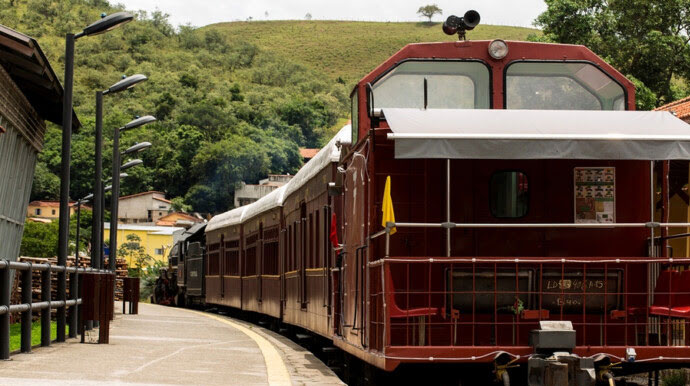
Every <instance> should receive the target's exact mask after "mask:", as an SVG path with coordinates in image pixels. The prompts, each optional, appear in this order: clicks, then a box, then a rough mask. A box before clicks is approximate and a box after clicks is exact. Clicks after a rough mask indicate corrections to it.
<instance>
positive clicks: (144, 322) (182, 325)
mask: <svg viewBox="0 0 690 386" xmlns="http://www.w3.org/2000/svg"><path fill="white" fill-rule="evenodd" d="M118 309H119V310H121V309H122V306H121V305H120V306H119V307H117V306H116V310H118ZM11 358H12V359H11V360H10V361H6V362H0V385H19V386H24V385H32V386H33V385H61V386H62V385H70V386H72V385H79V386H81V385H342V382H341V381H340V380H339V379H338V378H337V377H336V376H335V375H334V374H333V372H332V371H331V370H330V369H329V368H328V367H326V366H325V365H324V364H323V363H322V362H321V361H319V360H318V359H317V358H316V357H314V356H313V355H312V354H311V353H310V352H308V351H306V350H305V349H303V348H302V347H300V346H299V345H297V344H295V343H294V342H292V341H290V340H289V339H287V338H285V337H283V336H280V335H278V334H275V333H273V332H271V331H268V330H265V329H263V328H261V327H258V326H255V325H252V324H248V323H245V322H242V321H238V320H235V319H231V318H228V317H225V316H220V315H215V314H210V313H202V312H197V311H190V310H184V309H178V308H170V307H163V306H157V305H150V304H141V303H140V304H139V315H122V314H121V313H116V316H115V321H114V322H113V323H112V324H111V330H110V344H108V345H98V344H80V343H78V341H77V339H71V340H69V341H68V342H67V343H62V344H54V345H53V346H51V347H49V348H37V349H35V350H34V352H33V353H31V354H15V355H13V356H12V357H11Z"/></svg>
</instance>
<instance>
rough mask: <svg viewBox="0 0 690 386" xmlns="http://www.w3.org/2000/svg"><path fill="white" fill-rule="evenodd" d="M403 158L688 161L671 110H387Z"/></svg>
mask: <svg viewBox="0 0 690 386" xmlns="http://www.w3.org/2000/svg"><path fill="white" fill-rule="evenodd" d="M383 114H384V115H385V117H386V121H387V122H388V125H389V126H390V128H391V131H392V133H389V134H388V138H389V139H393V140H394V141H395V158H407V159H415V158H450V159H601V160H672V159H680V160H688V159H690V125H688V124H687V123H685V122H683V121H681V120H680V119H678V118H676V117H674V116H673V115H672V114H670V113H668V112H659V111H575V110H460V109H428V110H420V109H401V108H389V109H383Z"/></svg>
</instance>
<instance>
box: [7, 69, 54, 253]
mask: <svg viewBox="0 0 690 386" xmlns="http://www.w3.org/2000/svg"><path fill="white" fill-rule="evenodd" d="M0 126H2V127H3V128H4V129H5V130H6V132H5V133H2V134H0V259H8V260H12V261H14V260H16V259H17V257H18V256H19V248H20V246H21V240H22V232H23V231H24V220H25V218H26V208H27V205H28V204H29V197H30V195H31V184H32V183H33V178H34V168H35V166H36V158H37V155H38V152H39V151H40V150H41V147H42V145H43V135H44V133H45V124H44V123H43V121H42V120H41V119H40V118H39V117H38V116H37V114H36V112H35V110H34V109H33V108H32V107H31V105H30V104H29V102H28V101H27V100H26V98H25V97H24V95H23V94H22V93H21V92H20V91H19V89H18V88H17V87H16V85H15V84H14V83H13V82H12V80H11V78H10V77H9V76H8V74H7V73H6V72H5V71H4V69H2V68H0Z"/></svg>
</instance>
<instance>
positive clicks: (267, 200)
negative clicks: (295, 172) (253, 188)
mask: <svg viewBox="0 0 690 386" xmlns="http://www.w3.org/2000/svg"><path fill="white" fill-rule="evenodd" d="M286 187H287V185H283V186H281V187H279V188H278V189H275V190H274V191H272V192H271V193H269V194H267V195H265V196H263V197H261V198H260V199H258V200H257V201H256V202H253V203H251V204H249V205H247V210H245V211H244V213H243V214H242V221H245V220H249V219H250V218H252V217H254V216H256V215H259V214H261V213H263V212H266V211H268V210H271V209H273V208H276V207H279V206H282V205H283V194H284V193H285V188H286Z"/></svg>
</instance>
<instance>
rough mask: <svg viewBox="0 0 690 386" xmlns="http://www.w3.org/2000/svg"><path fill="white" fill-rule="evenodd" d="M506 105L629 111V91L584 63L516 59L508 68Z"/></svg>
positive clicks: (515, 107)
mask: <svg viewBox="0 0 690 386" xmlns="http://www.w3.org/2000/svg"><path fill="white" fill-rule="evenodd" d="M505 87H506V93H505V95H506V108H508V109H537V110H625V91H624V90H623V87H622V86H621V85H620V84H618V83H617V82H616V81H615V80H614V79H613V78H611V77H610V76H609V75H607V74H606V73H604V72H603V71H602V70H600V69H599V68H598V67H596V66H594V65H592V64H590V63H582V62H557V63H556V62H531V61H526V62H514V63H512V64H510V65H509V66H508V68H507V69H506V84H505Z"/></svg>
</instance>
